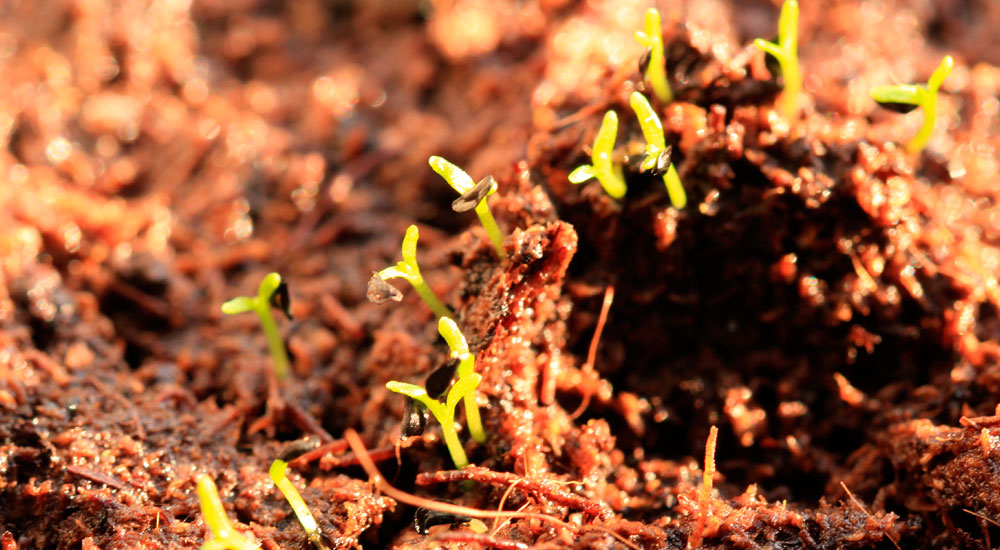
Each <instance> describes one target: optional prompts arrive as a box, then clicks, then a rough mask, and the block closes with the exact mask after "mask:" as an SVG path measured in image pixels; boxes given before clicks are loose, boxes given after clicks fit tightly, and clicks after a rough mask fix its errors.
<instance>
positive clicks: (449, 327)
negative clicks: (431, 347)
mask: <svg viewBox="0 0 1000 550" xmlns="http://www.w3.org/2000/svg"><path fill="white" fill-rule="evenodd" d="M438 332H439V333H441V336H443V337H444V340H445V342H448V348H449V349H451V357H452V358H453V359H458V369H456V375H457V376H458V379H459V380H461V379H463V378H465V377H467V376H470V375H471V374H472V373H473V372H474V370H475V368H476V358H475V356H474V355H472V354H471V353H469V344H468V343H467V342H466V341H465V336H464V335H463V334H462V331H461V330H459V328H458V325H456V324H455V321H454V320H452V319H451V317H441V318H440V319H438ZM462 403H463V404H464V405H465V423H466V424H468V426H469V434H470V435H472V438H473V439H475V440H476V441H478V442H480V443H486V430H484V429H483V421H482V419H481V418H480V416H479V405H478V404H476V392H474V391H471V392H469V393H467V394H466V395H465V397H464V398H463V399H462Z"/></svg>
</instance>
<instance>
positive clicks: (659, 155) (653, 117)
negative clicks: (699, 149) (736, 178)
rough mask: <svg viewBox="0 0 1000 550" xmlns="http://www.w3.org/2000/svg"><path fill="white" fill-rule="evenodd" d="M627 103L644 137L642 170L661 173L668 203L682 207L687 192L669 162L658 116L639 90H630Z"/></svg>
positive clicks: (685, 202) (667, 150) (668, 152)
mask: <svg viewBox="0 0 1000 550" xmlns="http://www.w3.org/2000/svg"><path fill="white" fill-rule="evenodd" d="M629 104H631V105H632V110H633V111H635V116H637V117H638V118H639V126H641V127H642V135H643V137H645V138H646V158H645V159H643V161H642V166H641V169H642V170H651V171H652V172H653V173H654V174H657V175H659V174H663V183H664V184H666V186H667V194H668V195H670V203H671V204H673V205H674V208H677V209H678V210H680V209H683V208H684V206H685V205H686V204H687V194H686V193H685V192H684V186H683V185H682V184H681V178H680V176H679V175H677V169H676V168H674V163H672V162H670V147H667V145H666V140H665V139H664V137H663V124H662V123H661V122H660V117H659V116H657V114H656V111H654V110H653V107H652V106H651V105H650V104H649V100H647V99H646V96H644V95H642V94H641V93H639V92H632V96H631V97H630V98H629Z"/></svg>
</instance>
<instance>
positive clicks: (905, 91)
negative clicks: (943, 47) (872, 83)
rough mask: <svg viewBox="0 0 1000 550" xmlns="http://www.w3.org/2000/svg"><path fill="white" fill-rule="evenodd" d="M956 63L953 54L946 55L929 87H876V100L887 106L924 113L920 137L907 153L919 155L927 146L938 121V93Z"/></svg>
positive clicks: (914, 85)
mask: <svg viewBox="0 0 1000 550" xmlns="http://www.w3.org/2000/svg"><path fill="white" fill-rule="evenodd" d="M954 66H955V61H954V60H953V59H952V58H951V56H950V55H946V56H944V59H942V60H941V64H940V65H938V68H937V69H934V73H933V74H931V78H930V79H929V80H928V81H927V84H926V85H924V84H895V85H892V86H876V87H874V88H872V97H873V98H874V99H875V101H878V102H879V103H881V104H882V105H883V106H885V107H887V108H889V109H892V110H894V111H899V112H904V113H905V112H909V111H911V110H913V109H916V108H917V107H920V108H922V109H923V111H924V123H923V125H922V126H921V127H920V131H919V132H917V135H915V136H913V139H911V140H910V141H909V142H907V144H906V150H907V151H909V152H911V153H916V152H918V151H920V150H922V149H923V148H924V147H926V146H927V141H928V140H929V139H930V138H931V133H933V132H934V120H935V118H937V93H938V88H940V87H941V83H942V82H944V79H946V78H948V74H949V73H951V69H952V67H954Z"/></svg>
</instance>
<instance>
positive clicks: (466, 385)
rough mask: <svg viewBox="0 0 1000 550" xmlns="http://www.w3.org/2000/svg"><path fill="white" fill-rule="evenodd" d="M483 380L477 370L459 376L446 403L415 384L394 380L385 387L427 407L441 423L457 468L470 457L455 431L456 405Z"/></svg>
mask: <svg viewBox="0 0 1000 550" xmlns="http://www.w3.org/2000/svg"><path fill="white" fill-rule="evenodd" d="M481 380H482V376H480V375H479V373H476V372H473V373H471V374H468V375H467V376H464V377H462V378H459V379H458V380H457V381H456V382H455V383H454V384H453V385H452V386H451V389H449V390H448V395H447V397H446V398H445V402H444V403H442V402H440V401H438V400H437V399H434V398H433V397H431V396H429V395H427V390H425V389H424V388H421V387H420V386H417V385H415V384H407V383H406V382H397V381H395V380H393V381H390V382H388V383H386V385H385V387H386V388H388V389H389V390H390V391H394V392H396V393H401V394H403V395H405V396H406V397H408V398H410V399H413V400H416V401H418V402H420V403H421V404H423V405H424V406H425V407H427V409H428V410H429V411H430V412H431V414H432V415H434V418H436V419H437V421H438V422H439V423H440V424H441V433H442V434H443V435H444V442H445V445H447V446H448V453H450V454H451V460H452V462H454V463H455V467H456V468H459V469H461V468H465V467H466V466H468V465H469V457H468V456H466V454H465V449H464V448H462V443H461V442H459V440H458V432H456V431H455V407H456V406H457V405H458V402H459V401H461V400H462V399H464V398H465V396H466V395H469V394H471V393H473V392H474V391H475V390H476V388H477V387H479V382H480V381H481Z"/></svg>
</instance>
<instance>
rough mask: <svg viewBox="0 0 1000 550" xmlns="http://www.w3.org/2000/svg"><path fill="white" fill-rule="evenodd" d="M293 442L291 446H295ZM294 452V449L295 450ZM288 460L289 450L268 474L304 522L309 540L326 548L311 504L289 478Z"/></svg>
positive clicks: (300, 521) (322, 548) (321, 547)
mask: <svg viewBox="0 0 1000 550" xmlns="http://www.w3.org/2000/svg"><path fill="white" fill-rule="evenodd" d="M294 446H295V445H294V444H293V445H292V446H290V447H294ZM293 452H294V451H293ZM287 460H291V458H290V456H289V453H288V451H286V452H283V453H282V454H281V456H280V457H278V458H277V459H275V461H274V462H272V463H271V468H270V470H268V474H269V475H270V476H271V480H273V481H274V484H275V485H276V486H277V487H278V490H279V491H281V494H283V495H285V500H287V501H288V504H289V505H290V506H291V507H292V511H293V512H295V517H296V518H298V520H299V523H300V524H302V529H303V530H305V532H306V537H308V538H309V541H310V542H312V543H313V545H314V546H316V548H319V549H320V550H326V548H327V546H326V544H325V543H324V542H323V534H322V532H321V531H320V530H319V525H318V524H317V523H316V518H314V517H313V515H312V512H310V511H309V505H307V504H306V501H305V500H303V499H302V495H300V494H299V491H298V489H296V488H295V486H294V485H292V482H291V480H289V479H288V475H287V473H286V470H287V469H288V462H287Z"/></svg>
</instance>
